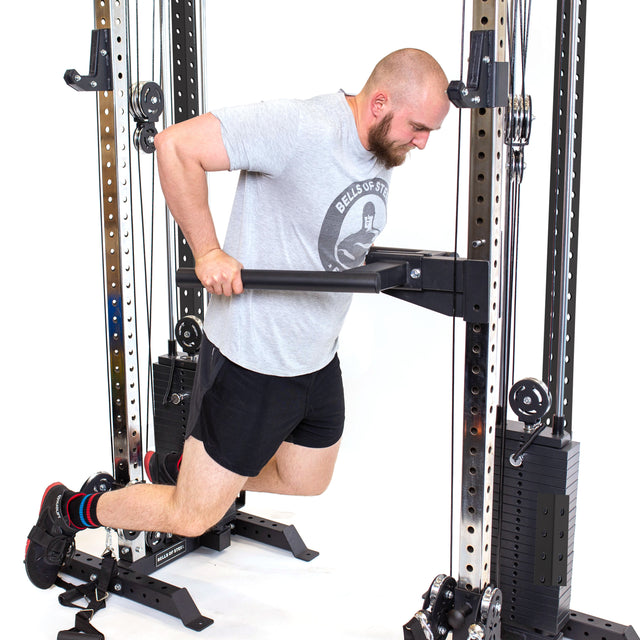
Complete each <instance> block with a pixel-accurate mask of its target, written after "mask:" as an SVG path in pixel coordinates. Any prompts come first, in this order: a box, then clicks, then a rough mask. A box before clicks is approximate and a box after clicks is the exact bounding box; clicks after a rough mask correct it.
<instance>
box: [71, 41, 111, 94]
mask: <svg viewBox="0 0 640 640" xmlns="http://www.w3.org/2000/svg"><path fill="white" fill-rule="evenodd" d="M64 81H65V82H66V83H67V84H68V85H69V86H70V87H71V88H72V89H75V90H76V91H111V90H112V88H113V81H112V70H111V32H110V30H109V29H94V30H93V31H92V32H91V53H90V56H89V74H88V75H86V76H82V75H80V74H79V73H78V72H77V71H76V70H75V69H67V70H66V71H65V72H64Z"/></svg>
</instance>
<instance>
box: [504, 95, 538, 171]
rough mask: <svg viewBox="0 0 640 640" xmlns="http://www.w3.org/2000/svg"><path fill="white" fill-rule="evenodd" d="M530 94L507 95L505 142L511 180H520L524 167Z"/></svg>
mask: <svg viewBox="0 0 640 640" xmlns="http://www.w3.org/2000/svg"><path fill="white" fill-rule="evenodd" d="M533 119H534V118H533V113H532V110H531V96H524V97H523V96H520V95H516V96H509V108H508V109H507V112H506V116H505V142H506V143H507V144H509V146H510V153H509V162H508V167H507V168H508V171H509V176H510V178H511V180H513V181H515V182H518V183H520V182H522V175H523V173H524V170H525V168H526V164H525V162H524V150H523V149H522V147H524V146H525V145H527V144H529V138H530V137H531V123H532V122H533Z"/></svg>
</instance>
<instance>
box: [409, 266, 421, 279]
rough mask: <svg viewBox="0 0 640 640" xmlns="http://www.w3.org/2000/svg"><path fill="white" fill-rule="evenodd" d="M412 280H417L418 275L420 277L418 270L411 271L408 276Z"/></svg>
mask: <svg viewBox="0 0 640 640" xmlns="http://www.w3.org/2000/svg"><path fill="white" fill-rule="evenodd" d="M409 275H410V276H411V277H412V278H413V279H414V280H417V279H418V278H419V277H420V275H421V271H420V269H411V273H410V274H409Z"/></svg>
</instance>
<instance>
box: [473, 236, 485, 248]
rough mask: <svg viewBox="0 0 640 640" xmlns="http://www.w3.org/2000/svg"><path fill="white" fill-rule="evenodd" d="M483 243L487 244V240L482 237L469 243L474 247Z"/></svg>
mask: <svg viewBox="0 0 640 640" xmlns="http://www.w3.org/2000/svg"><path fill="white" fill-rule="evenodd" d="M483 244H487V241H486V240H485V239H484V238H482V239H481V240H474V241H473V242H472V243H471V246H472V247H473V248H474V249H477V248H478V247H481V246H482V245H483Z"/></svg>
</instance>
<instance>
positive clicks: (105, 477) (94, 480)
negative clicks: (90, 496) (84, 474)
mask: <svg viewBox="0 0 640 640" xmlns="http://www.w3.org/2000/svg"><path fill="white" fill-rule="evenodd" d="M115 482H116V481H115V480H114V479H113V476H112V475H111V474H110V473H107V472H106V471H100V472H98V473H95V474H94V475H92V476H89V477H88V478H87V479H86V480H85V481H84V484H83V485H82V487H81V489H80V493H105V491H111V489H113V485H114V484H115Z"/></svg>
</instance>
